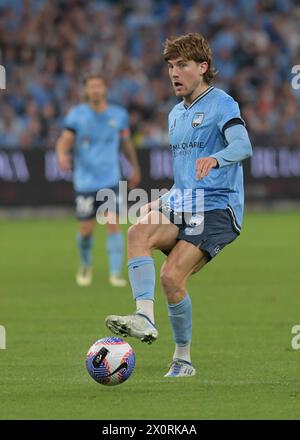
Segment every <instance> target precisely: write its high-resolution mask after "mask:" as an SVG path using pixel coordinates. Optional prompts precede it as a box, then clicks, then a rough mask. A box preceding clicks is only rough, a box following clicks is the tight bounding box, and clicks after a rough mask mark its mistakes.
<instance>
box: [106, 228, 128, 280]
mask: <svg viewBox="0 0 300 440" xmlns="http://www.w3.org/2000/svg"><path fill="white" fill-rule="evenodd" d="M106 249H107V253H108V260H109V272H110V273H111V274H112V273H114V274H116V273H117V274H119V273H121V271H122V264H123V254H124V239H123V234H122V232H114V233H112V234H107V237H106Z"/></svg>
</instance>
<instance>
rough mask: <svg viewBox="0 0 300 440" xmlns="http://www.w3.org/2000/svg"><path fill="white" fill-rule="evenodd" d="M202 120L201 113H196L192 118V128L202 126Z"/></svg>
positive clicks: (202, 115)
mask: <svg viewBox="0 0 300 440" xmlns="http://www.w3.org/2000/svg"><path fill="white" fill-rule="evenodd" d="M203 119H204V113H203V112H196V113H195V114H194V116H193V120H192V127H193V128H195V127H199V125H201V124H202V122H203Z"/></svg>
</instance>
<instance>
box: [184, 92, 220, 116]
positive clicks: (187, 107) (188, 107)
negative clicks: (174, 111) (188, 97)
mask: <svg viewBox="0 0 300 440" xmlns="http://www.w3.org/2000/svg"><path fill="white" fill-rule="evenodd" d="M213 89H214V87H213V86H210V87H209V88H208V89H206V90H205V91H204V92H203V93H201V95H199V96H197V98H195V99H194V101H192V102H191V103H190V105H185V104H183V106H184V108H185V109H186V110H189V109H190V108H191V107H193V105H194V104H196V103H197V102H198V101H200V99H202V98H203V97H204V96H206V95H207V94H208V93H209V92H211V91H212V90H213Z"/></svg>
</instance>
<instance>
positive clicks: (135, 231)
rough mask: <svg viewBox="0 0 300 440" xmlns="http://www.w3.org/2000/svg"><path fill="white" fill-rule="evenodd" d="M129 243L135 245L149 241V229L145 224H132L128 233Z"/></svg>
mask: <svg viewBox="0 0 300 440" xmlns="http://www.w3.org/2000/svg"><path fill="white" fill-rule="evenodd" d="M127 239H128V245H135V244H139V245H141V244H142V243H145V242H147V241H148V235H147V230H146V228H145V225H142V224H140V223H137V224H136V225H133V226H130V228H129V229H128V233H127Z"/></svg>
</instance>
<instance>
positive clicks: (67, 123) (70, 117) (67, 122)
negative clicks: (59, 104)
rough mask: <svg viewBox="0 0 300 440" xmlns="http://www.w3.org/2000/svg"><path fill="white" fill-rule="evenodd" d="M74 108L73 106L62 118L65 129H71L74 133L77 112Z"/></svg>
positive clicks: (76, 127) (75, 130)
mask: <svg viewBox="0 0 300 440" xmlns="http://www.w3.org/2000/svg"><path fill="white" fill-rule="evenodd" d="M76 113H77V112H76V110H75V109H74V108H73V109H71V110H70V111H69V113H68V114H67V116H66V117H65V119H64V128H65V129H66V130H70V131H73V132H74V133H76V132H77V129H78V126H77V121H78V118H77V114H76Z"/></svg>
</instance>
